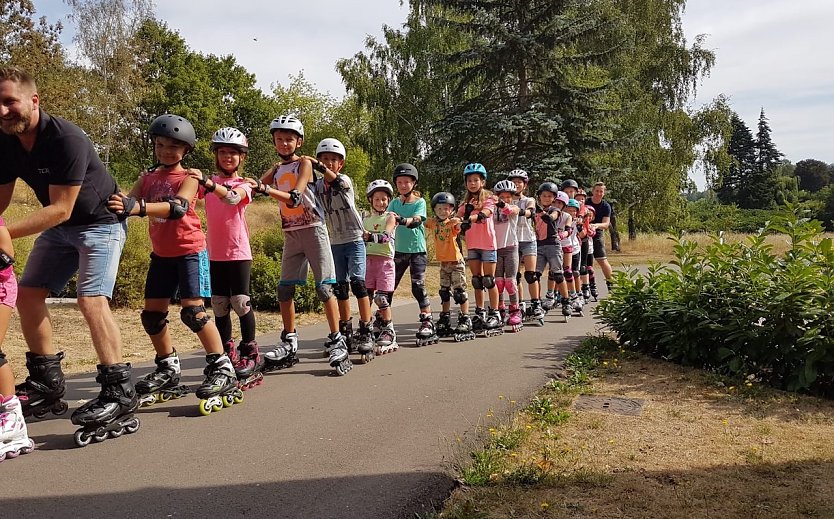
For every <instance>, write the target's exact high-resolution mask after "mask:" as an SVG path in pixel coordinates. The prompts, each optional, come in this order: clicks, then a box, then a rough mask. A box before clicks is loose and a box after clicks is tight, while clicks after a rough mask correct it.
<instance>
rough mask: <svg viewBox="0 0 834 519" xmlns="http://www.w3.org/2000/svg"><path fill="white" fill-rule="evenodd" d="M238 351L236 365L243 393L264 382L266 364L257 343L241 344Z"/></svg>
mask: <svg viewBox="0 0 834 519" xmlns="http://www.w3.org/2000/svg"><path fill="white" fill-rule="evenodd" d="M238 351H239V355H238V359H237V362H235V363H234V367H235V375H236V376H237V379H238V386H239V387H240V389H241V390H243V391H246V390H247V389H252V388H253V387H255V386H260V385H261V384H262V383H263V381H264V374H263V370H264V364H265V362H264V358H263V356H262V355H261V352H260V350H259V349H258V343H257V342H255V341H249V342H241V343H240V346H238ZM229 360H231V359H229Z"/></svg>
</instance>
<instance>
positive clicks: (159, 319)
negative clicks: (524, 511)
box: [141, 310, 168, 335]
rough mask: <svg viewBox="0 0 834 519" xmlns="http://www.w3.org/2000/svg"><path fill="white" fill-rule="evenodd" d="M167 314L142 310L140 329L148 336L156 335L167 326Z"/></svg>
mask: <svg viewBox="0 0 834 519" xmlns="http://www.w3.org/2000/svg"><path fill="white" fill-rule="evenodd" d="M167 317H168V312H154V311H151V310H142V314H141V318H142V327H143V328H144V329H145V333H147V334H148V335H158V334H159V333H161V332H162V330H164V329H165V327H166V326H167V325H168V319H166V318H167Z"/></svg>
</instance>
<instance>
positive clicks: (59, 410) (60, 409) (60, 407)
mask: <svg viewBox="0 0 834 519" xmlns="http://www.w3.org/2000/svg"><path fill="white" fill-rule="evenodd" d="M67 409H69V404H68V403H66V402H64V401H63V400H58V401H57V402H55V404H54V405H53V406H52V414H55V415H58V416H61V415H62V414H64V413H66V412H67Z"/></svg>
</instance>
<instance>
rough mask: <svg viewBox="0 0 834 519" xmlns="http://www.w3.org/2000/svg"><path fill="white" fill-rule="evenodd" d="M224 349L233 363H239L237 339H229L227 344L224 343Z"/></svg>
mask: <svg viewBox="0 0 834 519" xmlns="http://www.w3.org/2000/svg"><path fill="white" fill-rule="evenodd" d="M223 351H224V352H226V355H227V356H228V357H229V360H230V361H232V364H237V361H238V358H239V354H238V351H237V348H235V340H234V339H233V338H232V339H229V340H228V341H227V342H226V344H224V345H223Z"/></svg>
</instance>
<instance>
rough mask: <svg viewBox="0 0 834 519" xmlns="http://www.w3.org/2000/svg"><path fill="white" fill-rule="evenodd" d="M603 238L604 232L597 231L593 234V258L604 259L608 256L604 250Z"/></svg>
mask: <svg viewBox="0 0 834 519" xmlns="http://www.w3.org/2000/svg"><path fill="white" fill-rule="evenodd" d="M603 238H605V233H601V232H599V231H597V233H596V234H595V235H594V258H596V259H605V258H607V257H608V253H606V252H605V243H604V242H603Z"/></svg>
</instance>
